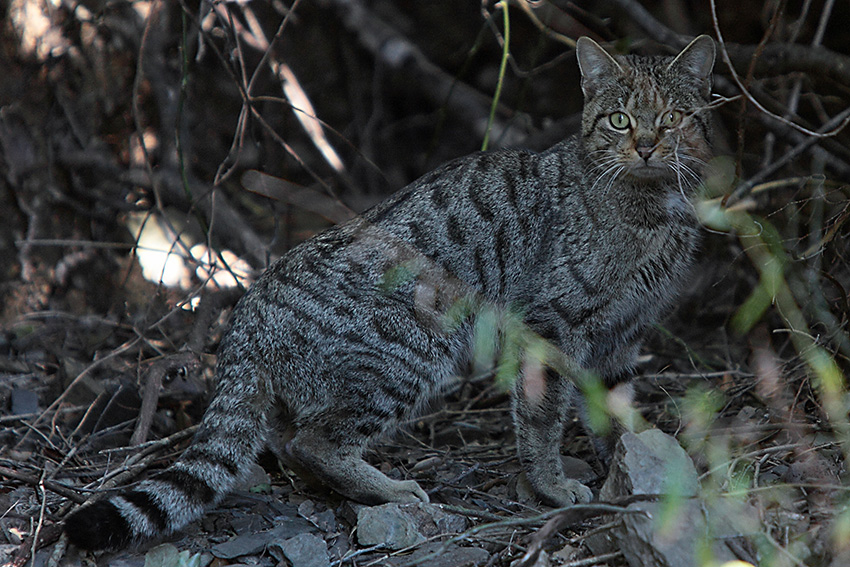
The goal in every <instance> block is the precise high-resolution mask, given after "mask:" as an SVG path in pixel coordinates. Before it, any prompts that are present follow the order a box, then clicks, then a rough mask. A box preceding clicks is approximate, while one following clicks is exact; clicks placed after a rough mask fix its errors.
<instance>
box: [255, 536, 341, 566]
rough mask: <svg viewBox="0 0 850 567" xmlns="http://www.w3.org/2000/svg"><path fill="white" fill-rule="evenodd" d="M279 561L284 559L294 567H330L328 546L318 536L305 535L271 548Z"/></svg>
mask: <svg viewBox="0 0 850 567" xmlns="http://www.w3.org/2000/svg"><path fill="white" fill-rule="evenodd" d="M269 552H270V553H271V554H272V556H273V557H274V558H275V559H277V560H278V561H281V562H282V561H283V559H284V557H285V558H286V559H287V560H288V561H289V564H290V565H292V567H329V565H330V564H331V562H330V558H329V556H328V544H327V543H326V542H325V540H324V539H322V538H320V537H319V536H317V535H313V534H308V533H303V534H298V535H297V536H295V537H291V538H289V539H287V540H284V541H282V542H276V543H273V544H272V545H271V547H269Z"/></svg>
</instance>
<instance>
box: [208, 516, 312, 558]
mask: <svg viewBox="0 0 850 567" xmlns="http://www.w3.org/2000/svg"><path fill="white" fill-rule="evenodd" d="M314 530H315V528H314V527H313V526H312V525H311V524H310V523H309V522H307V521H306V520H304V519H303V518H281V519H279V520H278V521H277V525H276V526H275V527H274V528H272V529H271V530H268V531H266V532H260V533H252V534H245V535H240V536H236V537H234V538H232V539H229V540H228V541H225V542H223V543H219V544H218V545H215V546H213V548H212V549H211V550H210V551H211V552H212V554H213V555H215V556H216V557H219V558H221V559H233V558H235V557H241V556H243V555H256V554H258V553H262V552H263V550H265V549H266V548H267V547H268V546H269V545H271V544H272V543H275V542H279V541H280V540H285V539H289V538H292V537H295V536H297V535H299V534H303V533H308V532H311V531H314Z"/></svg>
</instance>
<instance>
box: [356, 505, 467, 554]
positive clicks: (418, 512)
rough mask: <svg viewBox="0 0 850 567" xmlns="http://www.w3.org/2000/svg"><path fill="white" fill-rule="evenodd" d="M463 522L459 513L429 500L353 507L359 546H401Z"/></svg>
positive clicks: (456, 528)
mask: <svg viewBox="0 0 850 567" xmlns="http://www.w3.org/2000/svg"><path fill="white" fill-rule="evenodd" d="M466 525H467V522H466V519H465V518H463V517H462V516H458V515H456V514H449V513H447V512H444V511H443V510H442V509H440V508H439V507H438V506H435V505H433V504H425V503H421V502H420V503H416V504H392V503H391V504H382V505H381V506H371V507H363V508H360V509H359V510H358V511H357V541H358V542H359V543H360V545H363V546H371V545H384V546H385V547H387V548H388V549H393V550H396V549H404V548H406V547H411V546H413V545H417V544H420V543H422V542H424V541H425V540H426V539H427V538H429V537H433V536H438V535H443V534H455V533H458V532H460V531H463V530H464V529H465V528H466Z"/></svg>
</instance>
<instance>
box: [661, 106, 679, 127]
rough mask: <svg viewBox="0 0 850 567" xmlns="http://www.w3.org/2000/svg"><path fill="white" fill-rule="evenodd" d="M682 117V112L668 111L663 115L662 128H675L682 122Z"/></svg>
mask: <svg viewBox="0 0 850 567" xmlns="http://www.w3.org/2000/svg"><path fill="white" fill-rule="evenodd" d="M682 116H683V114H682V111H681V110H668V111H667V112H665V113H664V114H662V115H661V127H662V128H675V127H676V126H678V125H679V123H680V122H681V121H682Z"/></svg>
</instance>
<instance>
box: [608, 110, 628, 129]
mask: <svg viewBox="0 0 850 567" xmlns="http://www.w3.org/2000/svg"><path fill="white" fill-rule="evenodd" d="M608 121H609V122H611V126H613V127H614V128H616V129H617V130H625V129H627V128H628V127H629V115H628V114H626V113H625V112H614V113H612V114H611V115H610V116H608Z"/></svg>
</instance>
